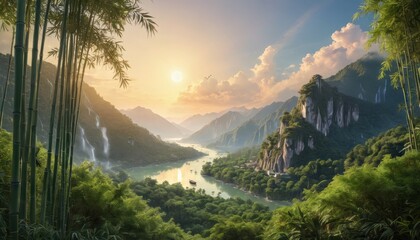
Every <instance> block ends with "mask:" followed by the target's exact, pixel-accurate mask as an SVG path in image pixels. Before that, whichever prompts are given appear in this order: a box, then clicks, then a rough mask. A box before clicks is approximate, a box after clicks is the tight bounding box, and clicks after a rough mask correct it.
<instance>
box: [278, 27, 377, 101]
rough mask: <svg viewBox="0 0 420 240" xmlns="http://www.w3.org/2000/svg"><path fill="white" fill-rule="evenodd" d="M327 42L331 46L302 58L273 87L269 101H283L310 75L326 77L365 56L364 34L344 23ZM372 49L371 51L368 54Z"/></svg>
mask: <svg viewBox="0 0 420 240" xmlns="http://www.w3.org/2000/svg"><path fill="white" fill-rule="evenodd" d="M331 39H332V42H331V44H329V45H328V46H324V47H322V48H320V49H319V50H318V51H316V52H315V53H313V54H310V53H308V54H306V56H304V57H303V58H302V60H301V63H300V65H299V69H298V70H297V71H295V72H292V73H291V74H290V76H289V77H288V78H287V79H283V80H282V81H280V82H279V83H278V84H276V85H275V86H273V88H272V93H271V97H273V98H275V97H278V98H280V99H284V98H282V94H286V93H287V92H288V91H294V92H297V91H298V90H299V89H300V87H301V86H302V85H303V84H305V83H306V82H307V81H308V80H309V79H310V78H311V77H312V75H314V74H320V75H322V76H323V77H329V76H331V75H333V74H335V73H337V72H338V71H339V70H340V69H342V68H344V67H345V66H346V65H348V64H350V63H352V62H354V61H356V60H357V59H359V58H361V57H362V56H363V55H364V54H366V53H367V50H366V49H365V48H364V46H365V43H366V41H367V40H368V34H367V32H363V31H362V30H361V28H360V27H359V26H358V25H354V24H352V23H348V24H347V25H346V26H344V27H342V28H341V29H340V30H337V31H335V32H334V33H333V34H332V35H331ZM376 49H377V48H376V47H373V48H372V49H370V50H371V51H372V50H376Z"/></svg>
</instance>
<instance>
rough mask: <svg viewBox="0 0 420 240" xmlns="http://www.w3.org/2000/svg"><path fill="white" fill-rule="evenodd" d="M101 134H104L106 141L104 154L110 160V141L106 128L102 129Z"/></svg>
mask: <svg viewBox="0 0 420 240" xmlns="http://www.w3.org/2000/svg"><path fill="white" fill-rule="evenodd" d="M101 132H102V139H103V140H104V154H105V156H106V157H107V158H108V157H109V139H108V135H107V134H106V127H102V128H101Z"/></svg>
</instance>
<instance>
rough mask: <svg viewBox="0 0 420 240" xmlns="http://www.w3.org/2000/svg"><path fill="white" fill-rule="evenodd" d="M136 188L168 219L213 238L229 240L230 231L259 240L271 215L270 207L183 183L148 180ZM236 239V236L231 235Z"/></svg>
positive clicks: (190, 230) (136, 190) (132, 185)
mask: <svg viewBox="0 0 420 240" xmlns="http://www.w3.org/2000/svg"><path fill="white" fill-rule="evenodd" d="M131 188H132V189H133V191H134V192H135V193H136V194H138V195H139V196H142V197H143V198H144V199H145V200H147V201H148V203H149V204H150V206H152V207H159V208H160V209H161V210H162V211H163V212H164V213H165V215H164V219H165V220H170V219H173V220H174V222H175V223H177V224H179V225H180V227H181V228H182V229H184V230H185V231H187V232H191V233H192V234H200V235H201V236H203V237H210V239H227V238H226V236H225V235H224V234H228V233H227V232H228V231H229V232H234V231H236V232H237V233H236V234H237V235H236V236H237V237H238V238H237V239H246V238H247V239H258V237H259V236H260V235H262V233H263V228H264V226H265V225H266V222H267V221H268V220H269V219H270V217H271V212H270V211H269V210H268V208H267V207H264V206H262V205H260V204H257V203H254V202H252V201H250V200H247V201H244V200H242V199H239V198H231V199H223V198H221V197H212V196H210V195H207V194H205V192H204V190H201V189H199V190H197V191H195V190H194V189H188V190H185V189H184V188H183V187H182V186H181V185H180V184H173V185H170V184H168V183H167V182H164V183H163V184H157V182H156V180H153V179H150V178H148V179H146V180H144V181H142V182H133V183H132V184H131ZM228 239H232V238H228Z"/></svg>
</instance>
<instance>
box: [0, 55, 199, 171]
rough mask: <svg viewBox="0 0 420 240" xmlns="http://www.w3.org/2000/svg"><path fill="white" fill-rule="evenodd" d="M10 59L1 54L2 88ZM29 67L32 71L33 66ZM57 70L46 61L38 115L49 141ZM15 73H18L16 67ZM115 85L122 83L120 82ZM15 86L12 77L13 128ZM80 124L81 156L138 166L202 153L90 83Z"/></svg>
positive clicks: (8, 111)
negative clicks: (150, 126) (163, 136)
mask: <svg viewBox="0 0 420 240" xmlns="http://www.w3.org/2000/svg"><path fill="white" fill-rule="evenodd" d="M7 61H8V56H6V55H4V54H0V86H2V88H3V86H4V83H5V80H6V69H7ZM27 70H28V71H30V67H28V68H27ZM55 72H56V67H55V66H54V65H52V64H50V63H47V62H44V63H43V70H42V74H41V82H40V88H39V89H40V99H39V106H41V107H40V108H39V118H38V119H39V121H38V139H39V140H40V141H41V142H42V143H45V142H46V140H47V135H48V126H49V114H50V103H51V96H52V82H53V79H54V77H55ZM12 73H13V74H14V72H13V70H12ZM13 74H12V75H13ZM29 75H30V74H28V76H29ZM11 79H13V76H12V77H11ZM28 82H29V81H27V84H28ZM115 87H118V86H117V84H116V85H115ZM13 89H14V84H13V81H10V85H9V89H8V96H7V101H6V104H5V116H4V125H3V128H5V129H6V130H9V131H10V130H11V128H12V106H13V103H12V102H13V101H12V100H13V99H12V96H13V95H12V94H13ZM26 89H29V87H27V88H26ZM28 95H29V94H27V96H28ZM78 126H79V127H78V130H77V135H76V143H75V155H76V158H77V159H79V160H83V159H90V160H97V161H110V162H111V163H112V164H114V165H120V164H121V165H125V166H138V165H146V164H152V163H153V164H156V163H159V162H168V161H178V160H182V159H187V158H194V157H197V156H200V155H201V153H199V152H197V151H196V150H194V149H192V148H185V147H181V146H179V145H177V144H173V143H167V142H164V141H162V140H160V139H159V138H157V137H155V136H154V135H153V134H151V133H150V132H149V131H148V130H146V129H145V128H142V127H139V126H138V125H136V124H134V123H133V121H132V120H131V119H129V118H128V117H127V116H125V115H123V114H122V113H121V112H120V111H118V110H117V109H116V108H115V107H114V106H113V105H112V104H111V103H109V102H107V101H105V100H104V99H103V98H102V97H100V96H99V95H98V94H97V93H96V91H95V89H94V88H92V87H90V86H89V85H87V84H84V85H83V95H82V101H81V109H80V117H79V124H78Z"/></svg>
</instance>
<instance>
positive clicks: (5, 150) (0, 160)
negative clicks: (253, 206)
mask: <svg viewBox="0 0 420 240" xmlns="http://www.w3.org/2000/svg"><path fill="white" fill-rule="evenodd" d="M11 140H12V135H11V134H10V133H8V132H6V131H4V130H0V146H1V147H0V239H3V238H6V237H7V236H8V234H7V231H6V224H7V222H8V217H7V214H8V210H7V208H8V199H9V198H10V188H9V184H8V181H10V171H8V168H10V164H11V161H10V159H11V150H12V141H11ZM38 160H39V163H40V164H41V166H40V167H43V166H44V165H45V162H46V152H45V149H41V150H40V152H39V153H38ZM41 179H42V174H41V172H40V171H39V172H38V173H37V182H38V183H41V182H42V181H41ZM71 183H72V188H71V193H70V195H71V197H70V202H69V207H70V208H69V226H68V233H67V234H66V236H65V239H188V238H190V237H191V236H189V235H187V234H186V233H185V232H183V231H182V230H181V229H180V228H179V227H178V226H177V225H176V224H175V223H174V222H172V221H164V220H163V219H162V213H160V211H159V210H158V209H155V208H152V207H150V206H149V205H148V204H147V202H146V201H145V200H143V199H142V198H141V197H139V196H137V195H136V194H135V193H134V192H133V191H132V190H131V189H130V185H131V182H130V181H129V180H126V181H118V182H115V181H113V180H112V179H111V178H110V177H109V176H108V175H106V174H105V173H104V172H103V171H102V170H101V169H99V168H96V167H95V166H94V165H93V164H92V163H89V162H85V163H83V164H81V165H80V166H75V167H74V169H73V174H72V179H71ZM39 186H41V185H39ZM40 196H41V191H39V193H38V197H37V205H40V200H41V197H40ZM269 217H270V215H267V216H266V217H265V219H266V220H267V219H269ZM20 235H21V236H22V238H25V239H62V238H60V232H59V231H57V230H56V229H54V228H53V227H52V226H50V225H39V224H25V223H21V231H20Z"/></svg>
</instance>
